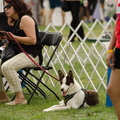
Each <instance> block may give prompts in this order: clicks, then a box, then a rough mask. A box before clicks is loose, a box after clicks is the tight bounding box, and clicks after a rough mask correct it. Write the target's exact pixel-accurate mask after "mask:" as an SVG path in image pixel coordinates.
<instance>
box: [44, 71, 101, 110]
mask: <svg viewBox="0 0 120 120" xmlns="http://www.w3.org/2000/svg"><path fill="white" fill-rule="evenodd" d="M58 75H59V81H60V83H61V92H62V96H63V97H64V100H62V101H61V102H59V105H53V106H52V107H50V108H47V109H44V110H43V111H44V112H48V111H55V110H65V109H70V108H74V109H78V108H82V107H87V106H95V105H96V104H98V103H99V99H98V92H96V91H95V90H85V89H82V88H81V86H80V85H79V84H78V82H77V81H76V80H75V79H74V78H73V73H72V71H71V70H70V71H69V72H68V75H67V76H64V74H63V73H62V71H60V70H58Z"/></svg>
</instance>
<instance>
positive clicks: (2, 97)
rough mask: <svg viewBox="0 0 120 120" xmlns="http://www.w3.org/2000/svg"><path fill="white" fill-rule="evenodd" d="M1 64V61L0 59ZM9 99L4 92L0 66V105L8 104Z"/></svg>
mask: <svg viewBox="0 0 120 120" xmlns="http://www.w3.org/2000/svg"><path fill="white" fill-rule="evenodd" d="M0 64H1V59H0ZM9 101H10V99H9V97H8V96H7V94H6V91H5V89H4V84H3V79H2V72H1V66H0V103H5V102H9Z"/></svg>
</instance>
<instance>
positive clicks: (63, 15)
mask: <svg viewBox="0 0 120 120" xmlns="http://www.w3.org/2000/svg"><path fill="white" fill-rule="evenodd" d="M61 16H62V24H64V23H65V12H64V11H62V12H61Z"/></svg>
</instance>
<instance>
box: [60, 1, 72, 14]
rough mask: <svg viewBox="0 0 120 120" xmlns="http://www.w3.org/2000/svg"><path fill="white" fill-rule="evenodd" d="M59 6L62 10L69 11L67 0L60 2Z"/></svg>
mask: <svg viewBox="0 0 120 120" xmlns="http://www.w3.org/2000/svg"><path fill="white" fill-rule="evenodd" d="M61 8H62V10H63V11H65V12H68V11H70V5H69V2H68V1H66V0H64V1H63V2H62V5H61Z"/></svg>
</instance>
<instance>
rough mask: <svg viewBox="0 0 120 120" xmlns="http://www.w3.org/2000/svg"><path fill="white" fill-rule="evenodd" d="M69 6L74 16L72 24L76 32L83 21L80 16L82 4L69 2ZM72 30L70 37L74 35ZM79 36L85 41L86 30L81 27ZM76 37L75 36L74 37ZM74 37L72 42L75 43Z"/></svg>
mask: <svg viewBox="0 0 120 120" xmlns="http://www.w3.org/2000/svg"><path fill="white" fill-rule="evenodd" d="M69 4H70V6H71V14H72V22H71V26H72V27H73V29H74V30H75V29H76V27H77V26H78V24H79V23H80V21H81V18H80V16H79V12H80V2H79V1H69ZM72 33H73V32H72V30H70V33H69V37H68V38H70V36H71V35H72ZM77 33H78V35H79V36H80V37H81V38H82V39H83V38H84V30H83V27H82V26H80V28H79V29H78V31H77ZM74 37H75V36H74ZM74 37H73V38H72V40H71V41H74Z"/></svg>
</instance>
